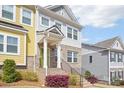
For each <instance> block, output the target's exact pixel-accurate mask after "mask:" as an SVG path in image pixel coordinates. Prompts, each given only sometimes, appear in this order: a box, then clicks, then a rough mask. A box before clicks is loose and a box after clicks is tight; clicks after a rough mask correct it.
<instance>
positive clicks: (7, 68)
mask: <svg viewBox="0 0 124 93" xmlns="http://www.w3.org/2000/svg"><path fill="white" fill-rule="evenodd" d="M2 70H3V76H2V80H3V81H4V82H6V83H11V82H15V81H17V72H16V64H15V61H14V60H11V59H6V60H5V61H4V64H3V67H2Z"/></svg>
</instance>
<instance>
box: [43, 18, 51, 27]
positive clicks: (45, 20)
mask: <svg viewBox="0 0 124 93" xmlns="http://www.w3.org/2000/svg"><path fill="white" fill-rule="evenodd" d="M42 24H43V25H45V26H49V19H47V18H44V17H42Z"/></svg>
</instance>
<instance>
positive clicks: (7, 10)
mask: <svg viewBox="0 0 124 93" xmlns="http://www.w3.org/2000/svg"><path fill="white" fill-rule="evenodd" d="M2 17H5V18H8V19H11V20H12V19H13V6H12V5H4V6H2Z"/></svg>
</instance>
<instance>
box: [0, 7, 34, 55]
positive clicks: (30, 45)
mask: <svg viewBox="0 0 124 93" xmlns="http://www.w3.org/2000/svg"><path fill="white" fill-rule="evenodd" d="M21 7H25V8H28V9H30V10H32V11H33V26H28V25H24V24H21V20H20V19H21V15H20V14H21V13H20V10H21ZM29 7H30V8H29ZM32 7H33V8H32ZM31 8H32V9H31ZM0 20H4V21H7V22H11V23H14V24H18V25H21V26H23V27H24V28H25V29H27V30H28V33H27V56H35V9H34V6H30V5H25V6H22V5H16V20H15V22H13V21H9V20H5V19H0Z"/></svg>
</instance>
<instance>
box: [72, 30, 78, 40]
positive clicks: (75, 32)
mask: <svg viewBox="0 0 124 93" xmlns="http://www.w3.org/2000/svg"><path fill="white" fill-rule="evenodd" d="M73 39H75V40H77V39H78V32H77V30H75V29H74V30H73Z"/></svg>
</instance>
